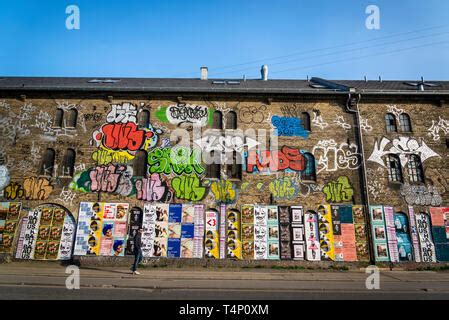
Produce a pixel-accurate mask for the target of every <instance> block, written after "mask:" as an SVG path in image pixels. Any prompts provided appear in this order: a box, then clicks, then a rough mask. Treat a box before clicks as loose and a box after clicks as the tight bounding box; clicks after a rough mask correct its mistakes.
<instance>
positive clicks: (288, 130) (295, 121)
mask: <svg viewBox="0 0 449 320" xmlns="http://www.w3.org/2000/svg"><path fill="white" fill-rule="evenodd" d="M271 123H272V124H273V126H274V127H275V128H276V132H275V133H276V135H278V136H286V137H294V136H296V137H303V138H304V139H307V137H308V136H309V134H310V133H309V131H307V130H305V129H304V127H303V126H302V121H301V119H299V118H289V117H278V116H273V117H271Z"/></svg>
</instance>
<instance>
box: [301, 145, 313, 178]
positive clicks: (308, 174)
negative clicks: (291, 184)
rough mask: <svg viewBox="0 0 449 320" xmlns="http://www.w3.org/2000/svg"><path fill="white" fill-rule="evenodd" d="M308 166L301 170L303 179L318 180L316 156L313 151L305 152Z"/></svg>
mask: <svg viewBox="0 0 449 320" xmlns="http://www.w3.org/2000/svg"><path fill="white" fill-rule="evenodd" d="M304 160H305V162H306V168H305V169H304V170H303V171H302V172H301V179H303V180H308V181H316V168H315V157H314V156H313V155H312V154H311V153H308V152H306V153H304Z"/></svg>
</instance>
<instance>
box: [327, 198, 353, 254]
mask: <svg viewBox="0 0 449 320" xmlns="http://www.w3.org/2000/svg"><path fill="white" fill-rule="evenodd" d="M331 210H332V229H333V233H334V250H335V261H357V249H356V236H355V225H354V218H353V212H352V206H350V205H341V206H335V205H334V206H332V207H331Z"/></svg>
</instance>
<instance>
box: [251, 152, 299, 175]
mask: <svg viewBox="0 0 449 320" xmlns="http://www.w3.org/2000/svg"><path fill="white" fill-rule="evenodd" d="M305 167H306V160H305V158H304V156H303V155H302V154H301V152H300V150H299V149H294V148H289V147H286V146H284V147H282V149H281V150H273V151H270V150H264V151H260V152H258V151H250V152H249V153H248V157H247V164H246V171H247V172H257V171H258V172H262V173H269V172H277V171H282V170H286V169H290V170H293V171H302V170H304V169H305Z"/></svg>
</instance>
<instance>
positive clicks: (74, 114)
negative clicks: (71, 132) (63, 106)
mask: <svg viewBox="0 0 449 320" xmlns="http://www.w3.org/2000/svg"><path fill="white" fill-rule="evenodd" d="M68 114H69V115H68V117H67V123H66V127H67V128H76V122H77V120H78V111H77V110H76V109H70V110H69V112H68Z"/></svg>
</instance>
